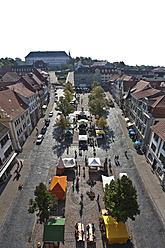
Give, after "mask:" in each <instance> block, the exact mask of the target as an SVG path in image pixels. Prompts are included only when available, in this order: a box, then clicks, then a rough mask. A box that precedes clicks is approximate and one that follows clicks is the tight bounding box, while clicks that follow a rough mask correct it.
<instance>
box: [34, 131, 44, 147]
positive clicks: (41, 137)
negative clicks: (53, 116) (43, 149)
mask: <svg viewBox="0 0 165 248" xmlns="http://www.w3.org/2000/svg"><path fill="white" fill-rule="evenodd" d="M43 138H44V136H43V135H42V134H40V135H38V137H37V141H36V144H37V145H39V144H41V142H42V140H43Z"/></svg>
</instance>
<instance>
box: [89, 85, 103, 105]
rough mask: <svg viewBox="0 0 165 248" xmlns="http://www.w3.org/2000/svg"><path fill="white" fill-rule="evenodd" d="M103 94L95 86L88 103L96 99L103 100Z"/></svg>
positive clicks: (100, 88) (99, 88)
mask: <svg viewBox="0 0 165 248" xmlns="http://www.w3.org/2000/svg"><path fill="white" fill-rule="evenodd" d="M105 96H106V95H105V92H104V90H103V88H102V87H101V86H95V87H94V88H93V90H92V93H91V94H90V96H89V101H90V100H93V99H96V98H103V99H104V98H105Z"/></svg>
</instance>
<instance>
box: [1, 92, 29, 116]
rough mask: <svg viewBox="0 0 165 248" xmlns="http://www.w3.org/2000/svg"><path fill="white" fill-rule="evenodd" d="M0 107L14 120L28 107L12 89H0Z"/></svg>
mask: <svg viewBox="0 0 165 248" xmlns="http://www.w3.org/2000/svg"><path fill="white" fill-rule="evenodd" d="M0 107H1V108H2V109H3V110H4V111H5V112H6V113H7V114H8V115H9V116H10V117H11V118H12V120H15V119H16V118H18V117H19V116H20V115H21V114H23V113H24V111H25V110H27V109H28V108H29V107H28V106H27V105H26V104H25V103H24V102H23V101H22V100H21V98H19V97H18V96H17V95H16V94H15V93H14V92H13V91H12V90H10V89H7V90H4V91H0Z"/></svg>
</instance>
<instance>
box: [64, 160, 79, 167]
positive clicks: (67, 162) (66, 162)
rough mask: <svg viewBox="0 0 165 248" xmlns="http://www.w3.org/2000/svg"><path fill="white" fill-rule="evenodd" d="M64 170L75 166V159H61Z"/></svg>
mask: <svg viewBox="0 0 165 248" xmlns="http://www.w3.org/2000/svg"><path fill="white" fill-rule="evenodd" d="M63 162H64V166H65V168H72V167H74V166H75V164H76V163H75V159H74V158H63Z"/></svg>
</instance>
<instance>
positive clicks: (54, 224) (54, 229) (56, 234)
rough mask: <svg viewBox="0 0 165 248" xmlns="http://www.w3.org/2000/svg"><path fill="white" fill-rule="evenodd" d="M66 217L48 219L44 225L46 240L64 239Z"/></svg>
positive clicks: (56, 240)
mask: <svg viewBox="0 0 165 248" xmlns="http://www.w3.org/2000/svg"><path fill="white" fill-rule="evenodd" d="M64 228H65V218H59V219H55V218H51V219H48V220H47V222H46V224H45V226H44V237H43V241H44V242H58V241H59V242H60V241H61V242H63V241H64Z"/></svg>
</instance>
